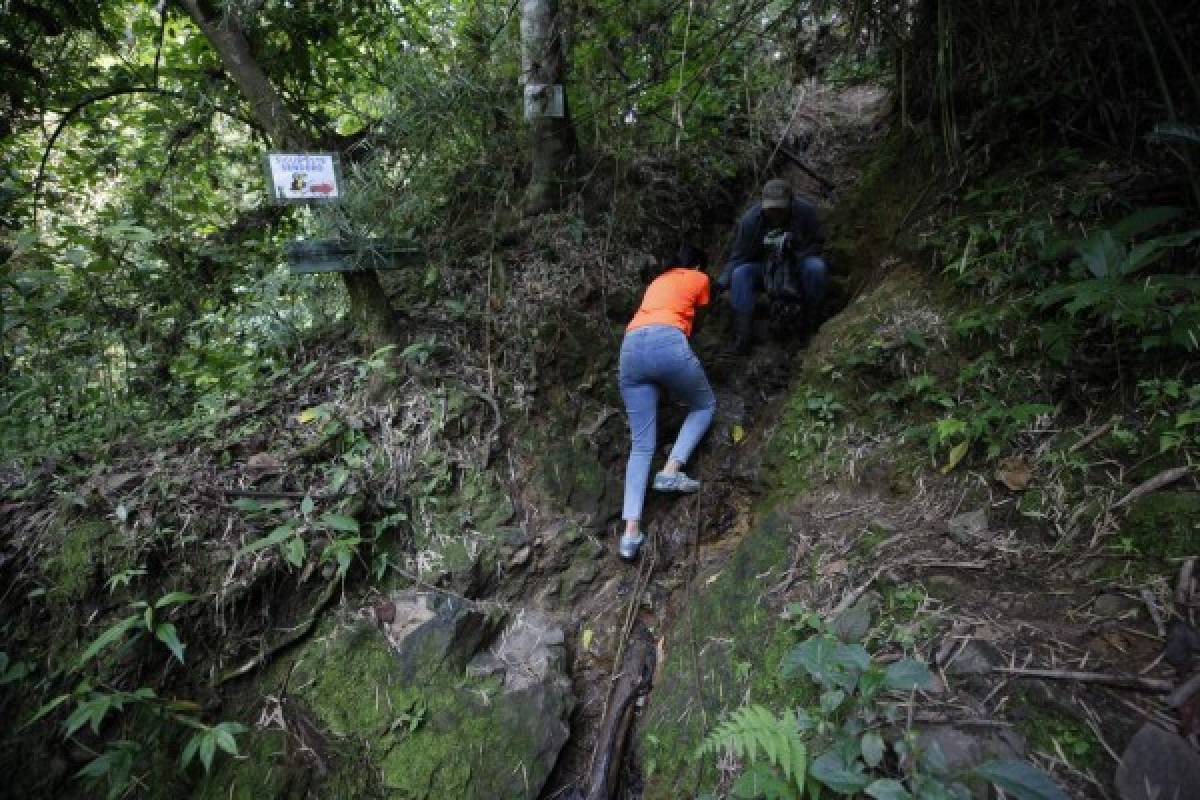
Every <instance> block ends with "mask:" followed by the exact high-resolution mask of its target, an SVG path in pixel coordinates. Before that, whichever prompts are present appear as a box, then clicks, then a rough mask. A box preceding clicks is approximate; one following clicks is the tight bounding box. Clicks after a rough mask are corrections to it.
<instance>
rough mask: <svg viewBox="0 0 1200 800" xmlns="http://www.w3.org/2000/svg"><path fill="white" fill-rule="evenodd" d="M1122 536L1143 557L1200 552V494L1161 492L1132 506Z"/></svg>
mask: <svg viewBox="0 0 1200 800" xmlns="http://www.w3.org/2000/svg"><path fill="white" fill-rule="evenodd" d="M1120 538H1121V539H1127V540H1128V541H1129V545H1128V547H1129V548H1130V549H1131V550H1132V551H1133V552H1134V553H1136V554H1138V555H1140V556H1141V557H1142V558H1146V559H1150V560H1153V561H1156V562H1163V561H1166V560H1168V559H1172V558H1182V557H1185V556H1194V555H1200V494H1198V493H1196V492H1158V493H1156V494H1151V495H1148V496H1146V497H1143V498H1142V499H1141V500H1138V501H1137V502H1136V503H1134V504H1133V505H1132V507H1130V509H1129V516H1128V517H1127V518H1126V520H1125V524H1124V525H1123V526H1122V528H1121V534H1120Z"/></svg>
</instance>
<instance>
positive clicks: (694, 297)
mask: <svg viewBox="0 0 1200 800" xmlns="http://www.w3.org/2000/svg"><path fill="white" fill-rule="evenodd" d="M706 305H708V276H707V275H705V274H704V273H703V272H701V271H700V270H697V269H690V268H688V267H674V268H672V269H669V270H667V271H666V272H664V273H663V274H662V275H659V276H658V277H657V278H655V279H654V281H653V282H652V283H651V284H650V285H649V286H647V287H646V294H645V295H644V296H643V297H642V305H641V307H639V308H638V310H637V313H636V314H634V315H633V319H632V320H631V321H630V322H629V325H628V326H627V327H626V328H625V332H626V333H629V332H630V331H633V330H637V329H638V328H644V327H646V326H647V325H671V326H673V327H675V328H679V329H680V330H681V331H683V335H684V336H691V335H692V319H693V318H694V317H695V316H696V308H697V307H698V306H706Z"/></svg>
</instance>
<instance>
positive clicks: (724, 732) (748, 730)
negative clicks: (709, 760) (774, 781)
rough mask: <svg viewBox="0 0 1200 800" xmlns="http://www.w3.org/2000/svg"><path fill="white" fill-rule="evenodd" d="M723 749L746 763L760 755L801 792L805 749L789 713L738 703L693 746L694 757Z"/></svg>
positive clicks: (806, 754)
mask: <svg viewBox="0 0 1200 800" xmlns="http://www.w3.org/2000/svg"><path fill="white" fill-rule="evenodd" d="M722 750H727V751H729V752H730V753H732V754H733V755H734V756H736V757H737V758H739V759H742V760H744V761H745V762H747V764H748V765H753V764H756V763H759V762H760V761H761V760H762V759H760V753H761V755H762V756H763V757H764V758H765V759H766V761H767V762H768V763H769V764H771V766H773V767H778V768H779V769H780V770H782V771H783V774H784V777H786V778H787V780H788V781H789V782H790V783H792V785H794V786H795V787H796V788H797V789H799V790H801V792H803V789H804V777H805V774H806V773H807V771H808V750H807V748H806V747H805V746H804V741H803V740H802V739H801V738H800V731H799V729H798V727H797V725H796V720H795V717H793V716H792V713H791V712H784V713H783V715H782V716H778V717H777V716H775V714H774V712H772V711H771V710H770V709H769V708H766V707H765V706H759V705H749V706H742V707H741V708H739V709H737V710H736V711H734V712H733V713H732V714H730V715H729V716H728V717H727V718H726V719H725V720H723V721H722V722H721V723H720V724H719V725H717V727H716V728H715V729H714V730H713V732H712V733H710V734H709V735H708V736H706V737H705V739H704V741H703V742H701V743H700V746H699V747H698V748H696V758H702V757H704V756H706V755H713V754H716V753H718V752H720V751H722Z"/></svg>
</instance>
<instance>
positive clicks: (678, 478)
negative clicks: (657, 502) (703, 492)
mask: <svg viewBox="0 0 1200 800" xmlns="http://www.w3.org/2000/svg"><path fill="white" fill-rule="evenodd" d="M702 485H703V484H701V483H700V481H697V480H693V479H691V478H689V477H688V476H687V475H684V474H683V473H682V472H676V473H674V474H673V475H669V474H667V473H666V472H660V473H658V474H657V475H655V476H654V488H655V489H656V490H657V491H660V492H681V493H690V492H698V491H700V487H701V486H702Z"/></svg>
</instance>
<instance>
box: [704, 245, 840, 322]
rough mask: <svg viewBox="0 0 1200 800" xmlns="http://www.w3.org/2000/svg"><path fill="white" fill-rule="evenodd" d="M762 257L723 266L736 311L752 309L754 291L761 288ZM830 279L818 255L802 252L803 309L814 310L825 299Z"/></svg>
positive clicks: (752, 311) (801, 282)
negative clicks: (806, 254) (808, 254)
mask: <svg viewBox="0 0 1200 800" xmlns="http://www.w3.org/2000/svg"><path fill="white" fill-rule="evenodd" d="M764 266H765V265H764V263H763V262H761V261H742V262H739V263H730V264H729V265H728V266H726V267H725V274H724V275H722V278H725V277H726V276H728V277H729V285H730V291H729V304H730V305H731V306H733V310H734V311H736V312H737V313H739V314H752V313H754V293H755V292H757V291H758V290H760V289H762V281H763V277H762V275H763V267H764ZM828 283H829V267H828V266H826V264H825V259H823V258H821V257H820V256H805V257H804V259H803V260H801V262H800V285H801V286H803V287H804V311H805V313H807V314H812V313H816V312H817V311H819V310H820V308H821V302H822V301H823V300H824V299H825V286H826V285H827V284H828Z"/></svg>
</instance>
